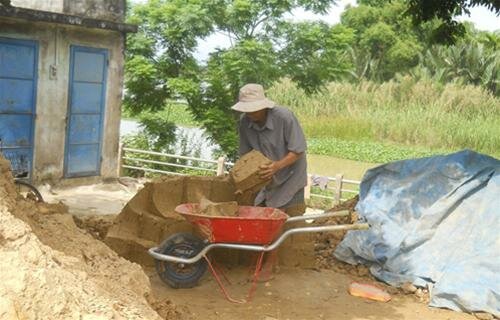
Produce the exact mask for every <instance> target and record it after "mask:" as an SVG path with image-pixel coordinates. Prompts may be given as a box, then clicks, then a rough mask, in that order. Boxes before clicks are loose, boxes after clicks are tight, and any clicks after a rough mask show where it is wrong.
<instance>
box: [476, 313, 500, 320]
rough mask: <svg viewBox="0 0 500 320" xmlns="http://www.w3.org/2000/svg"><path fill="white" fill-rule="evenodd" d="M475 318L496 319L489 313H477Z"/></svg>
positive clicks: (481, 319) (482, 319) (483, 319)
mask: <svg viewBox="0 0 500 320" xmlns="http://www.w3.org/2000/svg"><path fill="white" fill-rule="evenodd" d="M474 316H475V317H476V318H478V319H480V320H493V319H495V318H494V317H493V315H492V314H490V313H487V312H475V313H474Z"/></svg>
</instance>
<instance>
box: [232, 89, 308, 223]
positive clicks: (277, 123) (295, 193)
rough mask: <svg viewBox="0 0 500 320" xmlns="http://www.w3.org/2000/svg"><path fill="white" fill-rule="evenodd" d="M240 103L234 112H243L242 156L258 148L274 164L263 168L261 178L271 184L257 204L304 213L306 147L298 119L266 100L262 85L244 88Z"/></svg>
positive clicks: (241, 131) (241, 123)
mask: <svg viewBox="0 0 500 320" xmlns="http://www.w3.org/2000/svg"><path fill="white" fill-rule="evenodd" d="M238 100H239V101H238V103H236V104H235V105H234V106H233V107H232V109H233V110H236V111H239V112H242V113H243V114H242V115H241V118H240V123H239V134H240V147H239V154H240V156H241V155H243V154H245V153H247V152H249V151H251V150H252V149H255V150H257V151H260V152H262V153H263V154H264V155H265V156H266V157H268V158H269V159H271V160H272V161H273V162H272V163H271V164H269V165H266V166H262V167H261V172H260V174H261V177H262V178H264V179H272V182H271V183H270V184H269V185H268V186H267V187H265V188H263V189H262V190H261V191H260V192H259V193H258V195H257V197H256V199H255V203H254V204H255V205H265V206H268V207H274V208H280V209H282V210H284V211H285V212H286V213H287V214H288V215H291V216H295V215H300V214H303V213H304V211H305V203H304V187H305V186H306V184H307V163H306V153H305V152H306V148H307V146H306V140H305V137H304V133H303V132H302V128H301V127H300V124H299V122H298V121H297V118H296V117H295V115H294V114H293V113H292V112H291V111H290V110H288V109H286V108H283V107H279V106H276V105H275V104H274V102H273V101H271V100H269V99H267V98H266V96H265V94H264V88H263V87H262V86H261V85H259V84H252V83H250V84H247V85H245V86H243V87H242V88H241V89H240V94H239V99H238Z"/></svg>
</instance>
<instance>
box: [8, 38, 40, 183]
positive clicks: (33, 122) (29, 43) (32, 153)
mask: <svg viewBox="0 0 500 320" xmlns="http://www.w3.org/2000/svg"><path fill="white" fill-rule="evenodd" d="M0 41H1V42H3V43H11V44H14V45H16V44H17V45H23V46H28V47H33V49H34V61H33V72H34V74H33V93H32V95H33V103H32V106H31V114H32V117H31V132H30V139H31V147H30V152H29V157H30V162H31V163H30V166H29V174H28V177H27V178H26V179H24V180H29V181H32V180H33V170H34V168H35V130H36V118H37V113H36V112H37V99H38V96H37V94H38V92H37V89H38V67H39V66H38V52H39V50H38V49H39V41H38V40H35V39H17V38H8V37H3V36H0ZM7 114H8V113H7Z"/></svg>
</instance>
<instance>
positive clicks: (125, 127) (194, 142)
mask: <svg viewBox="0 0 500 320" xmlns="http://www.w3.org/2000/svg"><path fill="white" fill-rule="evenodd" d="M140 130H141V126H140V124H139V122H137V121H135V120H125V119H122V120H121V122H120V137H124V136H125V135H129V134H137V133H139V132H140ZM175 135H176V137H177V139H176V142H175V143H176V144H175V147H174V150H175V152H174V153H175V154H177V155H181V152H182V146H181V141H182V139H183V138H184V139H187V140H188V145H189V148H190V149H191V150H195V149H198V148H199V149H200V155H199V156H198V157H199V158H202V159H212V158H213V152H214V151H215V149H216V148H217V146H216V145H215V144H213V143H212V142H211V141H210V140H209V139H208V138H207V137H206V135H205V130H203V129H201V128H189V127H182V126H177V130H176V132H175ZM188 156H192V154H188Z"/></svg>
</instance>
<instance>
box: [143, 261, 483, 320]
mask: <svg viewBox="0 0 500 320" xmlns="http://www.w3.org/2000/svg"><path fill="white" fill-rule="evenodd" d="M247 272H248V270H247V269H242V268H238V269H233V270H229V271H228V272H227V274H228V277H229V278H230V280H232V285H230V286H229V289H230V290H231V292H233V293H234V295H235V296H236V297H243V296H244V295H245V294H246V292H247V290H248V286H249V283H247V282H246V279H247ZM147 274H148V275H149V276H150V279H151V283H152V286H153V290H154V291H155V292H156V293H157V294H158V296H159V297H165V298H167V297H168V298H169V299H170V300H172V302H173V303H175V304H176V305H178V306H185V307H187V308H188V309H189V310H190V313H191V317H192V319H220V320H230V319H231V320H233V319H240V320H244V319H245V320H246V319H252V320H273V319H280V320H281V319H283V320H285V319H290V320H299V319H332V320H333V319H335V320H369V319H370V320H371V319H377V320H396V319H397V320H399V319H408V320H422V319H426V320H462V319H463V320H467V319H469V320H470V319H475V318H474V317H473V316H470V315H468V314H463V313H457V312H453V311H448V310H440V309H435V308H429V307H427V306H426V305H425V304H423V303H421V302H418V301H417V300H416V297H414V296H405V295H401V294H397V295H393V299H392V300H391V301H390V302H388V303H382V302H374V301H369V300H365V299H361V298H356V297H352V296H350V295H349V294H348V293H347V291H346V289H347V287H348V285H349V284H350V283H351V282H352V281H353V280H352V279H350V278H349V277H348V276H346V275H343V274H339V273H336V272H334V271H331V270H321V271H315V270H305V269H284V270H283V269H282V270H280V273H279V274H277V275H276V276H275V279H273V280H272V281H270V282H268V283H264V284H259V285H258V288H257V291H256V293H255V298H254V300H253V301H252V302H251V303H248V304H244V305H238V304H232V303H230V302H227V301H226V300H225V299H224V298H223V296H222V295H221V294H220V292H219V289H218V287H217V283H216V282H215V281H214V280H213V279H212V277H211V276H210V275H209V274H208V273H207V275H206V276H205V277H204V278H203V280H202V282H201V284H200V286H198V287H196V288H192V289H178V290H176V289H171V288H170V287H168V286H166V285H164V284H163V283H162V281H161V280H160V279H159V277H158V276H157V275H156V273H155V272H154V270H147Z"/></svg>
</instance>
